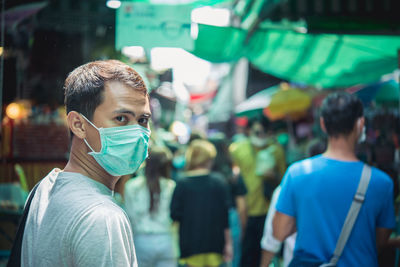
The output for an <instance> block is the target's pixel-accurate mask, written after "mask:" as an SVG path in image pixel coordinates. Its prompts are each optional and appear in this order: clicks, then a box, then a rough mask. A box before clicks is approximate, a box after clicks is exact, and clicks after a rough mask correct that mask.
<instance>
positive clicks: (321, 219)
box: [276, 155, 395, 267]
mask: <svg viewBox="0 0 400 267" xmlns="http://www.w3.org/2000/svg"><path fill="white" fill-rule="evenodd" d="M363 164H364V163H363V162H361V161H357V162H348V161H339V160H334V159H329V158H326V157H324V156H321V155H318V156H315V157H313V158H310V159H306V160H303V161H300V162H296V163H294V164H293V165H292V166H290V168H289V169H288V171H287V172H286V174H285V177H284V178H283V181H282V190H281V193H280V196H279V199H278V202H277V204H276V209H277V210H278V211H279V212H281V213H284V214H286V215H289V216H292V217H295V219H296V227H297V239H296V246H295V251H294V255H295V256H299V257H300V256H301V257H307V258H315V259H319V260H321V261H329V260H330V258H331V257H332V254H333V251H334V250H335V247H336V242H337V240H338V238H339V235H340V231H341V229H342V226H343V223H344V221H345V218H346V215H347V212H348V211H349V209H350V205H351V203H352V200H353V197H354V194H355V193H356V191H357V187H358V184H359V181H360V178H361V172H362V168H363ZM378 227H380V228H394V227H395V217H394V208H393V182H392V180H391V179H390V177H389V176H388V175H386V174H385V173H384V172H382V171H380V170H378V169H376V168H372V175H371V180H370V183H369V186H368V190H367V192H366V197H365V201H364V203H363V206H362V207H361V210H360V213H359V215H358V218H357V221H356V223H355V225H354V227H353V230H352V233H351V234H350V237H349V240H348V241H347V243H346V246H345V248H344V250H343V253H342V256H341V257H340V260H339V262H338V266H340V267H343V266H349V267H350V266H351V267H353V266H364V267H366V266H378V260H377V252H376V228H378Z"/></svg>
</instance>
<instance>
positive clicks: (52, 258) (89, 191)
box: [21, 169, 137, 267]
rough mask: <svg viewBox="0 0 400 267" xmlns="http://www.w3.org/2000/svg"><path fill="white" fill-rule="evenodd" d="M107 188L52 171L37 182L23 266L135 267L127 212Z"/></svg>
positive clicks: (77, 174)
mask: <svg viewBox="0 0 400 267" xmlns="http://www.w3.org/2000/svg"><path fill="white" fill-rule="evenodd" d="M112 194H113V192H112V191H111V190H110V189H109V188H107V187H106V186H105V185H103V184H101V183H99V182H97V181H95V180H93V179H90V178H88V177H86V176H84V175H82V174H79V173H72V172H62V171H60V170H58V169H54V170H53V171H52V172H51V173H50V174H49V175H48V176H46V177H45V178H44V179H43V180H42V181H41V183H40V185H39V187H38V189H37V190H36V193H35V196H34V198H33V200H32V203H31V207H30V210H29V214H28V218H27V222H26V226H25V232H24V238H23V242H22V252H21V254H22V256H21V263H22V266H96V267H101V266H107V267H109V266H124V267H125V266H137V263H136V255H135V247H134V245H133V237H132V230H131V228H130V224H129V220H128V218H127V215H126V214H125V212H124V211H123V210H122V209H121V208H120V207H119V206H118V205H117V204H116V203H115V202H114V200H113V197H112Z"/></svg>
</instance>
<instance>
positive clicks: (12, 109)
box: [6, 103, 22, 120]
mask: <svg viewBox="0 0 400 267" xmlns="http://www.w3.org/2000/svg"><path fill="white" fill-rule="evenodd" d="M6 115H7V116H8V117H9V118H10V119H13V120H15V119H18V118H21V117H22V106H21V105H19V104H17V103H11V104H9V105H8V106H7V108H6Z"/></svg>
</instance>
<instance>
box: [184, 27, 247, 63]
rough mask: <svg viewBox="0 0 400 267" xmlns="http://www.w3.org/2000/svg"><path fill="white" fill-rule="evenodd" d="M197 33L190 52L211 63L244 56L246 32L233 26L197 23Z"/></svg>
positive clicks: (233, 59)
mask: <svg viewBox="0 0 400 267" xmlns="http://www.w3.org/2000/svg"><path fill="white" fill-rule="evenodd" d="M198 26H199V34H198V37H197V39H196V41H195V42H194V50H193V51H191V53H192V54H194V55H195V56H198V57H200V58H203V59H205V60H208V61H211V62H213V63H221V62H231V61H237V60H239V59H240V58H241V57H244V56H245V50H244V46H243V44H244V39H245V38H246V34H247V32H246V31H245V30H242V29H237V28H233V27H217V26H211V25H204V24H199V25H198Z"/></svg>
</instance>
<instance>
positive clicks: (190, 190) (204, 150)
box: [171, 140, 232, 267]
mask: <svg viewBox="0 0 400 267" xmlns="http://www.w3.org/2000/svg"><path fill="white" fill-rule="evenodd" d="M215 156H216V149H215V147H214V146H213V145H212V144H211V143H210V142H208V141H205V140H194V141H192V142H191V144H190V145H189V147H188V149H187V151H186V170H187V172H186V176H185V177H184V178H182V179H181V180H179V181H178V183H177V186H176V188H175V191H174V194H173V197H172V201H171V218H172V219H173V220H174V221H176V222H178V223H179V247H180V253H181V254H180V257H181V262H182V263H184V264H186V265H187V266H190V267H191V266H193V267H206V266H219V265H221V264H222V263H223V262H224V261H230V260H231V258H232V241H231V236H230V230H229V224H228V209H229V197H228V189H227V185H226V184H225V183H224V181H222V180H221V179H219V178H218V177H216V176H215V175H214V174H212V173H211V172H210V171H211V166H212V164H213V160H214V158H215Z"/></svg>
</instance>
